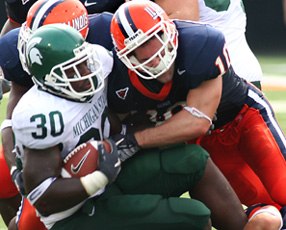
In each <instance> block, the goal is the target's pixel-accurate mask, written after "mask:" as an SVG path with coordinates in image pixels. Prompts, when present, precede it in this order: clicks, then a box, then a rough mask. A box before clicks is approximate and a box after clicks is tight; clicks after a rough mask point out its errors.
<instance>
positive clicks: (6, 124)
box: [0, 119, 12, 132]
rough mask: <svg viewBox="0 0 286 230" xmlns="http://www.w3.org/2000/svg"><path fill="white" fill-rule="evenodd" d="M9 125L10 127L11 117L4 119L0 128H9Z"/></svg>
mask: <svg viewBox="0 0 286 230" xmlns="http://www.w3.org/2000/svg"><path fill="white" fill-rule="evenodd" d="M9 127H12V120H11V119H5V120H4V121H3V122H2V124H1V127H0V130H1V132H2V130H3V129H6V128H9Z"/></svg>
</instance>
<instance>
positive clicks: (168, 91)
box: [109, 1, 286, 208]
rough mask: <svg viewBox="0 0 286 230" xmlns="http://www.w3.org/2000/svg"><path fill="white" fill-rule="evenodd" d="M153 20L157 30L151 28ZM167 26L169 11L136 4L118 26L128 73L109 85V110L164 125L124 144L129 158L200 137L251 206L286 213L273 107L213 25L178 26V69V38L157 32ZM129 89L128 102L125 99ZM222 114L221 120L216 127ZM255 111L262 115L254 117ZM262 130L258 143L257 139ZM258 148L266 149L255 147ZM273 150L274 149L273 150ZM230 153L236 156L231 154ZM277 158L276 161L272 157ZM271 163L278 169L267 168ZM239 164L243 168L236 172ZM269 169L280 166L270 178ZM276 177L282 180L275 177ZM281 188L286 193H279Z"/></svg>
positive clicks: (127, 7)
mask: <svg viewBox="0 0 286 230" xmlns="http://www.w3.org/2000/svg"><path fill="white" fill-rule="evenodd" d="M140 4H141V5H140ZM135 12H136V13H135ZM137 15H140V20H138V17H137ZM149 19H150V20H149ZM152 20H153V21H154V23H149V21H152ZM160 20H164V16H162V10H161V9H157V7H155V6H154V5H152V4H151V3H150V2H147V1H134V3H133V4H132V2H130V3H126V4H124V5H122V6H121V7H120V8H119V9H118V11H117V12H116V13H115V15H114V18H113V21H112V24H111V33H112V37H113V39H114V44H115V46H117V47H116V49H117V50H116V51H117V52H116V53H117V56H118V58H119V59H120V61H122V63H121V62H120V61H115V65H117V66H118V68H120V70H117V69H116V68H114V69H115V70H116V71H114V73H115V72H117V73H118V72H119V71H120V72H121V73H125V75H126V76H125V75H123V76H120V77H116V76H111V77H110V78H109V83H110V88H109V92H110V94H109V102H110V103H109V106H110V107H111V108H112V109H113V110H115V111H116V112H117V113H118V114H119V115H120V116H121V118H124V116H126V115H127V114H128V112H129V111H130V110H132V111H133V110H137V111H139V113H143V114H145V115H146V116H148V117H149V118H150V120H152V121H153V122H155V123H156V124H157V126H156V127H155V128H150V129H146V130H144V131H141V132H136V133H135V136H133V137H132V136H127V137H126V141H122V142H121V143H122V145H124V146H126V147H131V148H130V151H128V150H127V149H124V148H125V147H122V148H123V150H124V151H125V153H127V154H126V158H128V157H129V156H131V155H132V154H134V151H133V150H135V149H137V150H138V149H140V147H141V148H142V147H143V148H147V147H155V146H158V145H167V144H174V143H177V142H180V141H186V140H187V139H188V138H189V139H193V138H197V137H200V138H199V140H198V142H197V143H199V144H201V145H202V146H203V147H204V148H205V149H207V151H209V152H210V153H211V156H212V159H213V160H215V161H216V163H217V165H218V166H219V167H220V169H221V170H222V172H223V173H224V174H225V176H226V177H227V178H228V179H229V181H230V182H231V184H232V185H233V187H234V189H235V191H236V192H237V194H238V195H239V197H240V199H241V201H242V202H243V203H244V204H246V205H247V206H251V205H254V204H256V203H260V202H263V203H268V204H273V205H275V206H277V208H281V206H284V205H285V204H286V203H285V200H286V199H285V193H282V191H283V190H284V189H282V188H284V187H285V184H286V183H285V176H284V175H285V171H286V168H285V157H286V152H285V146H286V140H285V136H284V134H283V132H282V131H281V129H280V127H279V124H278V123H277V121H276V119H275V117H274V116H273V115H271V116H270V114H273V113H274V112H273V111H272V109H271V106H270V105H269V102H267V100H266V99H265V98H264V97H263V95H262V93H261V92H260V91H259V90H257V89H256V88H255V87H253V86H252V85H251V84H248V83H247V82H245V81H244V80H243V79H241V78H239V77H237V75H236V73H235V72H234V71H233V69H232V66H231V65H230V59H229V56H228V52H227V49H226V46H225V39H224V36H223V34H222V33H221V32H219V31H217V30H215V29H212V28H209V27H208V26H207V25H205V24H203V25H202V24H199V23H193V22H190V21H180V20H173V23H174V24H175V26H176V29H177V30H178V40H179V41H178V47H177V49H176V52H175V53H176V55H177V56H176V58H175V61H173V62H172V59H171V56H170V55H169V52H172V51H173V44H172V42H173V41H175V40H172V39H170V40H168V39H167V38H171V37H172V36H171V33H169V34H166V32H165V31H164V29H161V30H157V29H158V27H160V25H161V24H162V23H161V22H159V21H160ZM145 21H146V23H144V22H145ZM153 32H155V33H157V34H154V33H153ZM165 44H168V49H166V47H164V46H165ZM218 44H220V45H219V46H220V48H219V46H218ZM166 50H167V51H166ZM168 62H172V64H171V65H169V63H168ZM124 65H125V67H128V70H125V69H124V68H125V67H124ZM168 66H169V67H168ZM231 81H233V82H232V83H230V82H231ZM117 83H118V84H117ZM222 83H223V84H222ZM226 85H227V87H226ZM124 89H125V94H124V98H123V97H121V95H122V94H118V92H120V90H121V91H122V90H124ZM126 89H128V91H127V90H126ZM248 92H249V93H248ZM212 93H213V94H212ZM252 93H253V94H252ZM254 98H255V99H254ZM256 98H259V99H261V101H260V100H256ZM135 99H136V100H135ZM181 101H184V102H185V103H183V104H182V103H180V102H181ZM182 108H184V109H182ZM234 108H236V109H234ZM216 111H217V118H218V119H217V120H216V121H212V117H213V116H214V114H215V113H216ZM254 111H256V115H254V114H252V113H253V112H254ZM267 111H268V114H265V113H266V112H267ZM245 113H246V114H247V115H246V114H245ZM258 115H259V116H258ZM260 116H261V117H263V119H262V120H260V119H259V117H260ZM250 117H251V118H253V119H256V121H255V124H254V123H252V122H245V121H246V120H248V119H250ZM238 121H239V123H236V122H238ZM161 123H162V124H161ZM210 125H214V128H215V130H214V131H212V132H211V135H208V136H205V135H204V134H205V133H206V132H207V131H208V129H209V127H210ZM187 127H190V128H187ZM230 127H235V128H230ZM241 129H242V130H241ZM244 130H250V131H249V132H248V133H246V132H245V131H244ZM257 131H259V132H260V135H258V136H257V135H254V133H256V132H257ZM266 133H267V135H266ZM252 134H253V135H252ZM121 138H122V137H120V139H121ZM253 138H254V139H255V140H254V139H253ZM256 142H258V143H259V145H255V144H253V143H256ZM138 145H139V146H138ZM258 146H259V147H258ZM270 146H271V150H270V149H269V151H265V149H266V148H269V147H270ZM278 146H279V147H278ZM242 149H243V150H242ZM228 152H229V154H231V155H232V156H229V155H227V154H226V153H228ZM223 153H225V154H226V155H224V154H223ZM270 153H271V154H273V155H272V156H273V157H269V154H270ZM228 156H229V157H228ZM266 158H268V159H271V160H273V161H275V164H273V163H270V162H268V164H267V165H264V160H265V159H266ZM227 161H228V162H229V163H226V162H227ZM231 165H235V166H236V165H240V166H239V167H235V170H234V168H232V167H231ZM269 165H276V166H277V167H274V168H273V167H272V169H271V170H270V172H269V168H268V166H269ZM278 165H279V167H278ZM244 166H245V167H244ZM233 167H234V166H233ZM244 168H246V171H244ZM258 169H259V170H258ZM274 170H275V178H277V180H275V179H273V177H271V178H269V177H268V175H270V174H272V175H273V171H274ZM254 171H255V172H254ZM257 171H259V172H257ZM234 172H236V173H234ZM246 172H247V173H246ZM238 175H239V176H238ZM279 181H280V182H281V183H280V182H279ZM241 184H244V185H245V186H242V185H241ZM278 184H279V185H278ZM275 186H278V187H279V188H280V189H277V190H275V191H274V189H273V188H274V187H275ZM250 191H251V193H252V195H251V196H250V195H249V194H250Z"/></svg>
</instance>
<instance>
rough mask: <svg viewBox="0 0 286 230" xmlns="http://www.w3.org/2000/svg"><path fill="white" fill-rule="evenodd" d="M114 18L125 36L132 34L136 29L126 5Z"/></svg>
mask: <svg viewBox="0 0 286 230" xmlns="http://www.w3.org/2000/svg"><path fill="white" fill-rule="evenodd" d="M116 19H117V22H118V25H119V28H120V30H121V32H122V34H123V35H124V37H125V38H128V37H130V36H132V35H133V34H134V33H135V32H136V31H137V30H138V29H137V27H136V26H135V24H134V22H133V20H132V18H131V15H130V12H129V10H128V8H127V7H125V8H124V10H119V12H118V14H117V15H116Z"/></svg>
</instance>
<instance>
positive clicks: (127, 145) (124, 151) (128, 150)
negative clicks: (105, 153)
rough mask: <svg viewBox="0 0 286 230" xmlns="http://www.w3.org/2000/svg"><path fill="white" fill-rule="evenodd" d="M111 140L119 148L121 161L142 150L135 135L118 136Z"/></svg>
mask: <svg viewBox="0 0 286 230" xmlns="http://www.w3.org/2000/svg"><path fill="white" fill-rule="evenodd" d="M110 138H111V139H112V140H113V141H114V142H115V144H116V146H117V149H118V153H119V156H120V160H121V161H125V160H127V159H128V158H129V157H131V156H133V155H134V154H135V153H136V152H138V151H139V150H140V149H141V147H140V146H139V145H138V143H137V140H136V138H135V136H134V134H126V135H123V134H116V135H114V136H112V137H110Z"/></svg>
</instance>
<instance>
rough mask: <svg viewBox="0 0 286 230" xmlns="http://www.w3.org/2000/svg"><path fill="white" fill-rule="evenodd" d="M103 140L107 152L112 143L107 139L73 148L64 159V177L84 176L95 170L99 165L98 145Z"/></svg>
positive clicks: (62, 172) (62, 174)
mask: <svg viewBox="0 0 286 230" xmlns="http://www.w3.org/2000/svg"><path fill="white" fill-rule="evenodd" d="M100 142H103V143H104V145H105V149H106V151H107V152H110V151H111V149H110V145H109V144H108V142H106V141H91V142H86V143H83V144H81V145H79V146H77V147H76V148H75V149H74V150H72V151H71V152H70V153H69V154H68V155H67V156H66V157H65V158H64V159H63V166H62V171H61V176H62V177H64V178H70V177H82V176H85V175H87V174H89V173H92V172H94V171H95V170H96V169H97V167H98V150H97V146H98V144H99V143H100Z"/></svg>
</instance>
